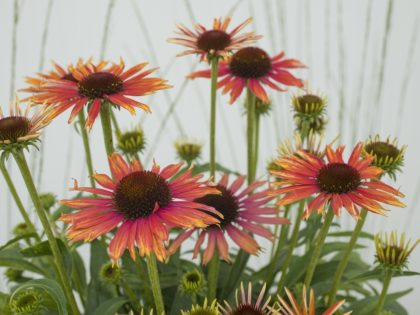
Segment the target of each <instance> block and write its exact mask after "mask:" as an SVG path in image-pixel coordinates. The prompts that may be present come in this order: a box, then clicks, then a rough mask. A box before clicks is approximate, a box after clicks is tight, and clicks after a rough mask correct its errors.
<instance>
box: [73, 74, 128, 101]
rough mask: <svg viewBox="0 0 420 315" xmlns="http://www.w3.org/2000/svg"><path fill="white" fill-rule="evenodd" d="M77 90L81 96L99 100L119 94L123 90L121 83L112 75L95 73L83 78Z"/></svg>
mask: <svg viewBox="0 0 420 315" xmlns="http://www.w3.org/2000/svg"><path fill="white" fill-rule="evenodd" d="M78 88H79V94H80V95H82V96H86V97H89V98H100V97H103V96H104V95H111V94H115V93H118V92H120V91H121V90H122V89H123V81H122V80H121V79H120V78H119V77H117V76H116V75H114V74H112V73H108V72H96V73H92V74H89V75H88V76H87V77H85V78H83V79H82V80H81V81H80V82H79V84H78Z"/></svg>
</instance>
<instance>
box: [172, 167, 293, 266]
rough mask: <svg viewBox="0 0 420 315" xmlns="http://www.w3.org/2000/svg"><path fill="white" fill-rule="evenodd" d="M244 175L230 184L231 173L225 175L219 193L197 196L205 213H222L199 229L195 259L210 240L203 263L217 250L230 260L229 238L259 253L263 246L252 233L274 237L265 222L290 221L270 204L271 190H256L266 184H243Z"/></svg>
mask: <svg viewBox="0 0 420 315" xmlns="http://www.w3.org/2000/svg"><path fill="white" fill-rule="evenodd" d="M245 180H246V178H245V176H240V177H238V178H237V179H235V180H234V181H233V182H232V183H231V184H230V185H229V176H228V175H224V176H223V177H222V178H221V180H220V181H219V182H218V183H217V185H216V188H217V189H218V191H219V194H215V193H210V194H207V195H205V196H202V197H199V198H196V199H195V200H194V201H195V202H197V203H200V204H202V205H203V206H204V208H203V207H201V206H199V207H198V209H202V210H203V211H204V212H206V211H207V210H206V209H205V207H212V208H214V209H216V210H217V211H218V212H220V213H221V214H222V215H223V219H221V220H220V223H219V224H217V225H216V224H213V225H210V226H208V227H206V228H204V229H200V230H199V236H198V239H197V242H196V244H195V247H194V252H193V258H196V257H197V256H198V255H199V252H200V248H201V247H202V246H203V243H204V241H205V240H206V239H207V245H206V246H205V249H204V252H203V263H204V264H207V263H208V262H209V261H210V260H211V258H212V257H213V255H214V253H215V251H216V248H217V253H218V254H219V255H220V256H221V257H222V258H223V259H224V260H225V261H230V257H229V245H228V242H227V238H228V237H229V238H230V239H232V241H233V242H234V243H235V244H236V245H238V246H239V247H240V248H241V249H242V250H244V251H245V252H247V253H249V254H251V255H257V254H258V253H259V251H260V249H261V247H260V246H259V245H258V243H257V241H256V240H255V239H254V238H253V237H252V235H251V234H250V233H253V234H255V235H259V236H262V237H265V238H267V239H270V240H272V239H273V238H274V235H273V233H272V232H271V231H270V230H269V229H267V228H265V227H263V224H288V223H290V221H289V220H288V219H286V218H282V217H278V212H279V210H278V208H276V207H272V206H269V205H268V203H269V202H270V201H271V200H272V199H273V197H267V194H268V190H267V189H264V190H262V191H258V192H256V190H257V189H258V188H259V187H261V186H263V185H265V184H266V183H265V182H263V181H261V182H254V183H252V184H251V185H249V186H248V187H244V183H245ZM196 230H197V228H193V229H189V230H186V231H184V232H182V233H180V234H179V235H178V237H177V238H176V239H175V240H174V241H173V242H172V244H171V246H170V248H169V250H170V252H171V253H172V252H175V251H177V250H178V248H179V246H180V245H181V244H182V242H184V241H185V240H186V239H188V238H189V237H190V236H191V235H192V234H193V233H194V232H195V231H196Z"/></svg>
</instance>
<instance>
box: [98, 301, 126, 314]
mask: <svg viewBox="0 0 420 315" xmlns="http://www.w3.org/2000/svg"><path fill="white" fill-rule="evenodd" d="M127 302H128V300H127V299H126V298H123V297H117V298H113V299H110V300H108V301H106V302H104V303H102V304H101V305H99V307H98V308H97V309H96V310H95V311H94V312H93V315H114V314H115V313H116V312H117V311H118V310H119V309H120V308H121V307H122V306H123V305H124V304H125V303H127Z"/></svg>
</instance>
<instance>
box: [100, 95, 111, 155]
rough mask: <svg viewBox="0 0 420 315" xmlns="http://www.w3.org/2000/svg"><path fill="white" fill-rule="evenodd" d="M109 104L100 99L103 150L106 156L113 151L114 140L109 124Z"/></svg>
mask: <svg viewBox="0 0 420 315" xmlns="http://www.w3.org/2000/svg"><path fill="white" fill-rule="evenodd" d="M111 110H112V109H111V104H109V103H108V102H106V101H102V105H101V123H102V132H103V135H104V143H105V151H106V154H107V156H110V155H111V154H112V153H114V140H113V138H112V125H111Z"/></svg>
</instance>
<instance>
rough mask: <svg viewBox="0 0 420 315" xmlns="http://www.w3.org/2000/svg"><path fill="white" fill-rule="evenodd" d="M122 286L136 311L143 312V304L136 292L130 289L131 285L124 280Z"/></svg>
mask: <svg viewBox="0 0 420 315" xmlns="http://www.w3.org/2000/svg"><path fill="white" fill-rule="evenodd" d="M121 286H122V288H123V289H124V292H125V294H126V295H127V296H128V298H129V300H130V304H131V306H132V307H133V308H134V309H137V310H138V311H139V312H140V310H141V304H140V301H139V299H138V298H137V296H136V293H135V292H134V290H133V289H132V288H131V287H130V285H129V284H128V283H127V282H126V281H125V280H123V281H122V282H121Z"/></svg>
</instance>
